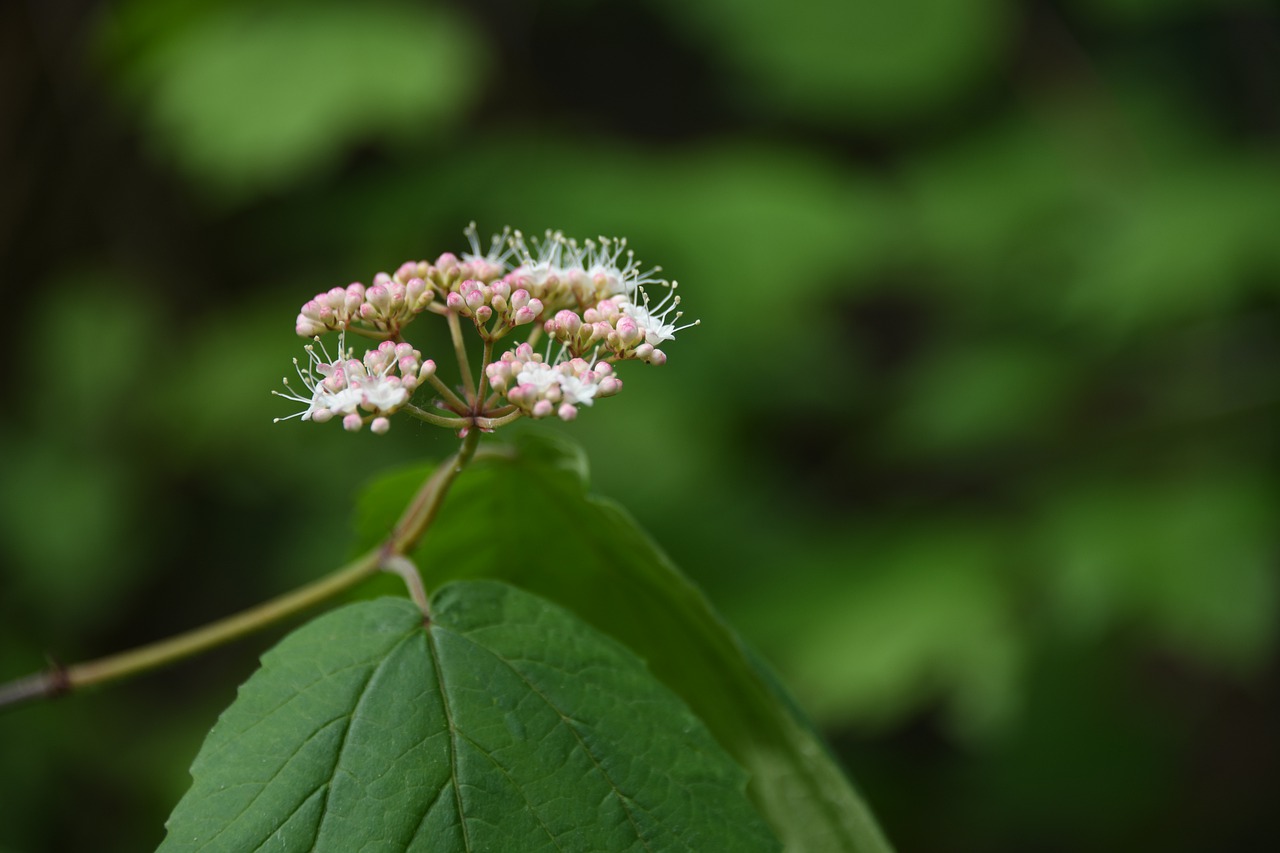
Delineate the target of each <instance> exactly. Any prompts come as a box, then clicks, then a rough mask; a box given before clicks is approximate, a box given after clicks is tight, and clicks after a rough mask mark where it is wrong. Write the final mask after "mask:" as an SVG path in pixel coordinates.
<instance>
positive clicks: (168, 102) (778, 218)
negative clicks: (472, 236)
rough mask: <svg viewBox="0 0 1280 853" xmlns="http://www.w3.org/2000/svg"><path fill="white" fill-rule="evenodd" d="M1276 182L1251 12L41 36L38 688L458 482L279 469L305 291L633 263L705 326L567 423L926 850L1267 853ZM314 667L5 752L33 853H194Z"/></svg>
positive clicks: (912, 847)
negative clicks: (279, 689) (251, 751)
mask: <svg viewBox="0 0 1280 853" xmlns="http://www.w3.org/2000/svg"><path fill="white" fill-rule="evenodd" d="M1278 140H1280V21H1278V19H1277V15H1276V7H1275V6H1274V5H1272V4H1263V3H1254V2H1244V1H1243V0H1241V2H1212V1H1211V0H1074V2H1065V0H1064V2H1061V3H1045V2H1012V0H971V2H965V3H956V2H947V0H899V2H896V3H884V2H871V0H806V1H805V2H796V3H789V4H783V3H774V2H765V0H752V1H751V2H748V0H705V2H701V3H689V2H683V0H629V1H628V2H608V3H606V2H593V1H592V0H558V2H542V3H524V2H502V0H484V2H477V3H460V2H453V3H443V2H441V3H410V2H376V3H364V4H354V3H340V2H336V0H335V2H287V0H276V2H250V1H249V0H243V2H239V0H225V2H214V1H213V0H203V2H202V1H201V0H194V1H193V2H185V3H173V2H170V0H129V2H121V3H94V2H85V1H84V0H54V2H42V0H25V2H8V3H5V4H3V5H2V6H0V181H2V183H0V186H2V187H3V191H2V192H0V283H2V284H3V289H2V292H0V296H2V299H3V306H4V311H5V314H6V316H8V317H9V318H10V322H9V327H8V330H7V334H6V336H5V337H6V341H7V345H8V348H9V349H8V352H7V357H6V358H5V360H4V374H5V378H6V388H7V400H6V403H5V405H4V406H3V414H2V415H0V464H2V466H3V468H2V471H3V476H2V477H0V561H2V566H3V569H2V573H0V678H7V677H16V676H18V675H20V674H24V673H26V672H28V671H32V670H34V669H37V668H39V667H40V666H41V665H42V663H43V661H44V659H45V655H46V654H52V655H55V656H56V657H57V658H59V659H61V660H64V661H76V660H83V659H86V658H90V657H95V656H98V655H102V654H105V653H108V652H111V651H116V650H120V649H123V648H126V647H129V646H131V645H135V644H137V643H141V642H145V641H148V640H152V639H155V638H158V637H161V636H164V635H166V634H169V633H172V632H175V631H178V630H181V629H184V628H188V627H191V626H194V625H198V624H201V623H203V622H206V621H208V620H210V619H212V618H214V617H217V616H220V615H223V614H225V613H228V612H230V611H232V610H235V609H238V608H240V607H243V606H246V605H249V604H252V603H255V602H257V601H259V600H262V599H264V598H266V597H268V596H270V595H273V594H276V593H278V592H281V591H284V590H286V589H289V588H292V587H293V586H296V585H297V584H299V583H301V582H304V581H305V580H308V579H311V578H314V577H316V576H318V575H320V574H321V573H323V572H325V571H326V570H328V569H330V568H332V567H334V566H336V565H337V564H338V563H340V562H341V561H342V560H343V559H344V558H345V557H346V556H347V555H348V549H349V547H350V535H349V522H348V517H349V511H350V509H351V505H352V501H353V497H354V493H355V491H356V490H357V489H358V488H359V486H360V485H361V484H362V483H364V482H367V481H368V480H369V479H370V478H373V477H375V476H376V475H377V474H378V473H379V472H381V471H385V470H387V469H388V468H390V467H391V466H394V465H395V464H397V463H400V462H405V461H410V460H417V459H421V458H439V457H441V456H443V455H444V454H446V453H448V452H450V451H451V450H452V448H453V446H454V439H452V438H451V437H450V436H449V435H448V434H447V433H445V432H444V431H441V430H434V429H431V428H428V427H426V426H422V425H418V424H416V423H413V422H410V421H407V420H405V421H399V420H398V421H397V422H396V424H395V426H394V427H393V429H392V430H391V432H390V434H388V435H386V436H382V437H378V436H372V435H370V434H369V433H368V432H367V431H365V432H363V433H361V434H359V435H355V436H352V435H349V434H346V433H344V432H343V431H342V430H341V429H340V428H338V427H337V425H335V424H329V425H324V426H319V425H314V424H300V423H298V422H296V421H293V422H290V423H288V424H285V425H273V424H272V423H271V419H272V418H273V417H276V416H280V415H283V414H288V413H289V412H290V411H292V409H291V408H290V406H291V404H287V403H284V402H282V401H279V400H277V399H275V398H273V397H270V396H269V395H268V393H267V392H268V390H269V389H271V388H273V387H276V386H277V385H278V381H279V377H280V376H281V375H282V374H283V373H285V372H286V371H287V370H288V369H289V359H290V358H291V357H293V356H294V355H301V349H300V342H299V341H298V339H297V338H296V336H294V334H293V331H292V324H293V318H294V316H295V314H296V313H297V310H298V307H299V306H300V305H301V303H302V302H303V301H305V300H306V299H307V298H309V297H310V296H311V295H312V294H314V293H315V292H316V291H318V290H324V289H328V288H329V287H332V286H335V285H344V284H346V283H347V282H349V281H353V280H363V281H366V282H368V281H369V280H370V279H371V278H372V276H373V274H374V273H375V272H377V271H379V270H394V269H395V267H396V266H398V265H399V263H400V262H401V261H403V260H405V259H408V258H414V259H417V258H426V257H434V256H435V255H437V254H438V253H440V252H442V251H446V250H451V251H460V250H461V249H463V248H465V242H464V241H463V239H462V236H461V230H462V228H463V227H464V226H465V225H466V224H467V222H469V221H470V220H472V219H475V220H477V221H478V222H479V223H480V227H481V229H482V231H485V232H488V231H496V230H500V229H501V227H502V226H503V225H506V224H510V225H512V226H515V227H519V228H522V229H523V230H525V231H526V232H527V233H540V232H541V231H542V230H543V229H545V228H549V227H550V228H562V229H564V230H565V231H566V232H568V233H569V234H573V235H578V236H579V237H588V236H594V235H596V234H605V235H626V236H627V237H629V239H630V242H631V245H632V246H633V247H634V248H635V249H636V250H637V252H638V254H639V255H640V257H641V258H642V259H643V260H645V261H648V262H651V263H661V264H662V265H663V267H664V268H665V270H666V273H667V274H668V275H670V276H671V277H673V278H675V279H678V280H679V281H680V282H681V290H682V292H683V293H684V296H685V304H686V306H687V308H688V311H689V315H690V316H697V317H701V319H702V320H703V325H702V326H701V327H700V328H698V329H696V330H689V331H686V332H684V333H682V334H681V335H680V336H679V339H678V340H677V341H676V342H675V343H673V344H671V345H670V346H669V347H667V351H668V354H669V356H670V362H669V363H668V364H667V365H666V366H665V367H663V368H660V369H648V370H634V371H628V372H627V373H626V374H625V375H624V379H625V380H626V382H627V387H626V389H625V391H624V393H623V394H622V395H621V396H619V397H617V398H615V399H609V400H605V401H602V402H601V403H600V404H599V405H597V406H595V407H593V408H592V409H590V410H585V411H584V412H583V413H582V416H581V417H580V418H579V419H578V420H577V421H576V422H574V423H573V424H571V425H568V426H565V427H563V429H564V431H565V432H567V433H569V434H570V435H572V436H574V437H575V438H576V439H577V440H579V441H581V442H582V443H583V444H584V445H586V447H587V449H588V453H589V455H590V459H591V464H592V468H593V480H594V488H595V490H596V491H598V492H599V493H601V494H604V495H607V496H610V497H612V498H615V499H617V500H618V501H620V502H621V503H623V504H624V505H626V506H627V507H628V508H629V509H630V510H631V511H632V512H633V513H635V514H636V516H637V517H638V518H639V519H640V521H641V522H642V523H643V524H644V525H645V526H646V527H647V528H648V529H649V530H650V531H651V532H652V533H653V534H654V536H655V537H656V538H657V540H658V541H659V542H661V543H662V544H663V545H664V547H666V548H667V549H668V550H669V551H670V552H671V554H672V555H673V557H674V558H675V559H676V561H677V562H678V563H679V564H680V565H682V566H683V567H684V568H685V570H686V571H688V572H689V573H690V574H691V575H692V576H693V577H694V578H695V579H696V580H697V581H698V582H699V583H700V584H701V585H702V586H703V587H704V589H706V590H707V592H708V594H709V595H710V597H711V598H712V599H713V600H714V601H715V602H716V603H717V604H718V605H719V606H720V607H721V608H722V609H723V610H724V611H725V613H726V614H727V615H728V617H729V618H730V620H731V621H733V622H734V623H735V624H736V625H737V626H739V627H740V629H741V630H742V631H743V633H744V634H745V635H746V636H747V637H748V638H749V639H750V640H751V641H752V642H753V643H754V644H755V645H756V646H757V647H758V648H759V649H760V650H761V652H762V653H763V655H764V656H765V657H766V658H767V659H768V660H769V661H771V662H772V663H773V664H774V665H775V666H776V668H777V669H778V671H779V673H780V675H781V677H782V678H783V680H784V681H785V682H786V683H787V684H789V685H790V686H791V687H792V689H793V690H794V692H795V694H796V696H797V697H798V699H799V701H800V702H801V704H802V705H803V706H804V707H805V708H806V709H808V710H809V711H810V712H811V713H812V714H813V716H814V718H815V719H816V720H817V721H818V723H819V724H820V725H821V726H822V727H823V728H824V730H825V731H827V732H828V734H829V736H830V738H831V740H832V743H833V745H834V746H835V748H836V749H837V750H838V752H839V754H840V756H841V757H842V759H843V760H844V761H845V762H846V764H847V766H848V767H849V769H850V772H851V774H852V775H853V777H854V778H855V779H856V780H857V782H858V784H859V786H860V787H861V788H862V790H863V791H864V792H865V794H866V796H867V798H868V800H869V801H870V803H871V805H872V807H873V808H874V809H875V810H876V812H877V813H878V815H879V816H880V818H881V820H882V822H883V824H884V827H885V829H886V832H887V833H888V835H889V837H890V838H891V839H892V840H893V841H894V842H895V843H896V845H897V846H898V847H899V848H900V849H902V850H903V851H929V850H936V851H951V850H977V851H1059V850H1062V851H1067V850H1082V849H1088V850H1094V851H1129V850H1135V849H1160V850H1166V851H1183V850H1187V851H1190V850H1214V851H1229V850H1242V851H1245V850H1250V851H1251V850H1259V849H1265V848H1267V847H1269V846H1272V845H1274V844H1276V841H1277V838H1278V837H1280V832H1277V830H1276V829H1275V828H1274V805H1275V803H1276V801H1277V797H1278V796H1280V733H1278V731H1277V724H1276V720H1277V719H1280V657H1278V656H1277V644H1276V629H1277V607H1278V605H1280V591H1278V588H1277V586H1278V585H1277V581H1278V579H1280V578H1278V574H1277V570H1278V568H1280V566H1278V560H1280V549H1278V545H1280V522H1278V521H1277V518H1278V513H1277V510H1278V509H1280V489H1278V485H1280V484H1278V483H1277V478H1276V471H1277V458H1276V457H1277V441H1278V439H1277V436H1278V435H1280V387H1278V385H1277V379H1278V377H1280V333H1278V330H1280V239H1277V237H1278V231H1280V227H1278V226H1280V156H1278V155H1280V149H1278V147H1277V141H1278ZM410 337H411V338H412V339H413V340H414V343H415V344H416V345H417V346H419V347H420V348H421V349H423V350H424V353H425V354H426V355H427V356H429V357H431V356H433V354H434V353H433V349H432V348H433V347H440V346H441V345H442V344H444V343H445V342H444V341H442V340H439V339H437V340H435V341H432V340H428V339H423V338H419V337H414V335H413V334H412V330H411V335H410ZM442 354H443V353H442ZM434 357H436V358H440V355H435V356H434ZM283 630H284V628H281V629H278V630H275V631H273V632H271V633H269V634H267V635H264V636H260V637H256V638H254V639H250V640H247V641H244V642H241V643H240V644H238V645H236V646H234V647H232V648H229V649H225V650H220V651H218V652H216V653H214V654H211V655H209V656H207V657H205V658H202V659H201V660H199V661H195V662H190V663H187V664H183V665H180V666H178V667H177V668H174V669H171V670H167V671H165V672H163V673H158V674H152V675H148V676H145V677H143V678H140V679H138V680H135V681H133V682H131V683H128V684H124V685H118V686H114V687H111V688H108V689H105V690H101V691H97V692H92V693H88V694H85V695H81V696H75V697H71V698H68V699H64V700H61V701H59V702H56V703H51V704H45V705H41V706H38V707H29V708H26V709H22V710H19V711H14V712H10V713H7V714H5V715H3V716H0V766H2V768H3V773H2V774H0V848H3V849H11V850H96V851H115V850H121V851H123V850H137V849H147V848H148V847H152V846H154V845H155V844H157V843H158V842H159V840H160V838H161V837H162V833H163V829H162V823H163V820H164V817H165V815H166V814H167V813H168V810H169V809H170V808H171V807H172V805H173V804H174V803H175V802H176V801H177V799H178V797H179V796H180V795H181V793H182V792H183V791H184V790H185V788H186V785H187V782H188V777H187V773H186V768H187V766H188V764H189V762H190V760H191V758H192V757H193V756H194V754H195V750H196V748H197V747H198V745H199V743H200V741H201V739H202V738H203V735H204V733H205V732H206V731H207V729H208V727H209V726H210V725H211V724H212V723H213V721H214V719H215V718H216V716H217V713H218V711H219V709H220V708H222V707H223V706H225V705H226V704H227V703H228V702H229V701H230V700H231V698H232V697H233V696H234V690H235V685H236V684H238V683H239V682H240V681H242V680H243V679H244V678H245V677H247V675H248V674H249V672H251V671H252V667H253V664H254V661H255V659H256V656H257V654H258V653H259V652H260V651H261V650H263V649H264V648H266V647H267V645H268V644H269V643H270V642H272V641H273V640H274V639H275V638H276V637H278V636H279V635H280V633H281V631H283Z"/></svg>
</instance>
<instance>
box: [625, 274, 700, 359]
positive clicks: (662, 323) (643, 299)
mask: <svg viewBox="0 0 1280 853" xmlns="http://www.w3.org/2000/svg"><path fill="white" fill-rule="evenodd" d="M639 295H640V302H639V303H637V302H632V301H627V302H624V303H622V305H621V306H620V307H621V309H622V313H623V314H625V315H626V316H628V317H630V318H631V319H632V320H634V321H635V323H636V325H637V326H639V327H640V330H641V331H642V332H644V340H645V343H647V344H649V345H650V346H655V347H656V346H657V345H658V344H660V343H663V342H664V341H672V340H675V337H676V332H679V331H681V330H682V329H688V328H689V327H691V326H697V325H698V324H700V323H701V322H702V321H701V320H694V321H693V322H692V323H685V324H684V325H683V326H677V325H676V323H679V322H680V318H681V317H682V316H684V312H683V311H677V310H676V308H677V306H679V304H680V297H679V296H676V284H675V282H672V283H671V289H670V290H668V291H667V295H666V297H665V298H664V299H663V300H662V301H661V302H659V303H658V304H657V305H651V304H650V303H649V294H648V293H646V292H645V291H644V289H643V288H641V289H640V290H639ZM672 311H675V316H674V317H671V320H670V321H668V320H667V317H668V316H670V314H671V312H672Z"/></svg>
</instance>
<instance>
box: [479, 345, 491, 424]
mask: <svg viewBox="0 0 1280 853" xmlns="http://www.w3.org/2000/svg"><path fill="white" fill-rule="evenodd" d="M492 359H493V339H492V338H487V337H486V338H485V339H484V353H482V354H481V356H480V384H479V385H478V386H477V387H476V407H477V409H480V408H483V407H484V395H485V394H487V393H488V391H489V371H487V370H485V368H486V367H488V366H489V362H490V361H491V360H492Z"/></svg>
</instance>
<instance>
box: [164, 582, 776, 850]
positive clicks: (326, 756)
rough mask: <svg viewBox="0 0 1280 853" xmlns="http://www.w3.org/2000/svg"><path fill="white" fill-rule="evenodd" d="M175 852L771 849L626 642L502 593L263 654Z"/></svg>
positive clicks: (332, 629)
mask: <svg viewBox="0 0 1280 853" xmlns="http://www.w3.org/2000/svg"><path fill="white" fill-rule="evenodd" d="M191 772H192V776H193V777H194V779H195V783H194V785H193V786H192V788H191V790H190V791H189V792H188V793H187V795H186V796H185V797H184V798H183V800H182V802H180V803H179V804H178V806H177V808H176V809H175V810H174V813H173V815H172V817H171V818H170V819H169V823H168V827H169V834H168V837H167V838H166V839H165V842H164V844H162V845H161V848H160V849H161V850H232V851H243V850H259V849H270V850H283V851H289V850H335V851H353V850H381V851H410V850H420V851H428V850H429V851H433V853H442V851H450V850H511V849H519V850H527V851H535V850H735V851H737V850H743V851H752V850H772V849H776V846H777V845H776V842H775V841H773V840H772V839H771V838H770V837H769V835H768V831H767V830H766V829H765V827H764V825H763V823H762V822H761V821H760V818H759V816H758V815H756V814H755V813H754V811H753V810H752V809H751V806H750V804H749V803H748V801H747V799H746V798H745V797H744V796H743V794H742V789H743V786H744V783H745V779H744V775H743V773H742V771H741V769H740V768H738V767H737V766H735V765H734V764H733V762H732V761H730V760H729V758H728V757H727V756H726V755H725V754H724V752H723V751H722V750H721V749H720V748H719V747H718V746H717V745H716V744H715V741H714V740H712V738H711V737H710V736H709V735H708V733H707V731H706V730H705V728H703V727H702V726H701V725H700V724H699V723H698V721H697V720H696V719H694V717H693V716H692V715H691V714H690V713H689V710H688V708H686V707H685V706H684V705H683V704H681V702H680V701H679V700H678V699H677V698H676V697H675V696H673V695H672V694H671V693H670V692H669V691H667V690H666V689H665V688H663V687H662V686H661V685H660V684H658V683H657V682H656V681H655V680H654V679H653V677H652V676H651V675H650V674H649V673H648V672H646V671H645V669H644V665H643V664H642V663H641V662H640V661H639V660H637V659H636V658H635V656H634V655H632V654H630V653H629V652H627V651H626V650H625V649H623V648H622V647H621V646H619V645H618V644H617V643H615V642H613V641H612V640H609V639H608V638H607V637H604V636H601V635H600V634H598V633H597V632H595V631H593V630H592V629H590V628H589V627H587V626H586V625H584V624H583V623H582V622H580V621H579V620H578V619H576V618H575V617H574V616H573V615H572V614H570V613H567V612H565V611H564V610H563V609H561V608H559V607H556V606H554V605H552V604H550V603H548V602H546V601H544V600H542V599H539V598H536V597H534V596H531V595H529V594H527V593H524V592H521V591H519V590H517V589H515V588H513V587H510V586H507V585H505V584H500V583H494V582H471V583H460V584H454V585H451V586H449V587H448V588H446V589H444V590H442V591H441V593H440V594H439V596H438V597H437V598H436V600H435V606H434V614H433V620H432V621H431V622H430V623H428V624H427V625H426V626H424V624H423V619H422V614H421V613H420V612H419V611H418V610H417V609H416V608H415V607H414V606H413V605H412V604H411V603H409V602H408V601H407V600H405V599H396V598H382V599H378V600H377V601H372V602H363V603H359V604H354V605H350V606H347V607H344V608H341V609H339V610H337V611H334V612H332V613H330V614H328V615H326V616H324V617H321V618H320V619H317V620H315V621H314V622H312V623H310V624H308V625H306V626H304V627H303V628H301V629H299V630H298V631H296V632H294V633H293V634H291V635H290V636H288V637H286V638H285V640H284V641H283V642H281V643H280V645H279V646H277V647H276V648H275V649H273V650H272V651H270V652H268V653H267V654H266V655H264V656H263V659H262V669H260V670H259V671H258V672H257V673H256V674H255V675H254V676H253V677H252V678H251V679H250V680H249V681H248V682H247V683H246V684H245V685H244V686H243V687H242V688H241V690H240V695H239V697H238V698H237V699H236V701H235V703H234V704H233V705H232V706H231V707H230V708H229V709H228V710H227V711H226V713H224V714H223V715H222V718H221V719H220V720H219V721H218V724H217V725H216V726H215V727H214V729H213V731H212V733H211V734H210V735H209V738H208V740H207V741H206V742H205V744H204V747H203V748H202V749H201V751H200V755H199V756H198V757H197V758H196V761H195V764H194V765H193V766H192V770H191Z"/></svg>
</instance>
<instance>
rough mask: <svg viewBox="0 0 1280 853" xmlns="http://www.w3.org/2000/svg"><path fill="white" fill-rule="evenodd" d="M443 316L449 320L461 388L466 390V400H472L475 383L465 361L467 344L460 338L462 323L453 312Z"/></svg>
mask: <svg viewBox="0 0 1280 853" xmlns="http://www.w3.org/2000/svg"><path fill="white" fill-rule="evenodd" d="M445 316H446V318H447V319H448V320H449V335H450V336H451V337H452V338H453V349H454V351H455V352H456V353H457V355H458V370H460V371H462V387H463V388H465V389H466V392H467V399H468V400H474V399H475V398H476V383H475V380H474V379H472V378H471V363H470V362H469V361H468V360H467V342H466V341H465V340H463V338H462V323H461V321H459V320H458V315H457V314H456V313H455V312H453V311H450V312H449V313H448V314H446V315H445Z"/></svg>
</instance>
